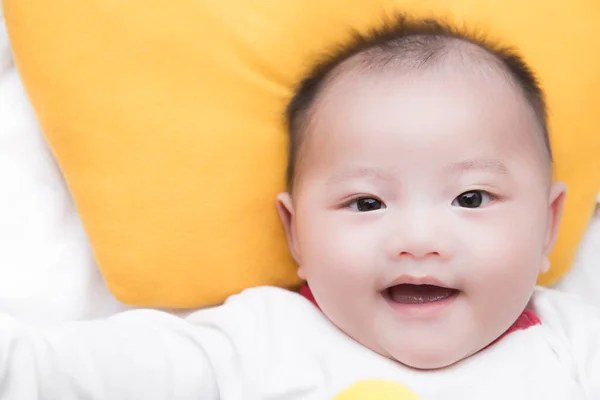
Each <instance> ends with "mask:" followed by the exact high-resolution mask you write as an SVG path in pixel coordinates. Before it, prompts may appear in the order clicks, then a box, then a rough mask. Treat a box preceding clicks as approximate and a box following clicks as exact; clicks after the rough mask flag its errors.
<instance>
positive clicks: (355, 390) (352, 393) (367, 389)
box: [334, 380, 419, 400]
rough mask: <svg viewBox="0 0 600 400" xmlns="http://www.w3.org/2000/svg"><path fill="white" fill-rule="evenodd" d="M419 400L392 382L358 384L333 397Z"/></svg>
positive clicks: (336, 399) (342, 398)
mask: <svg viewBox="0 0 600 400" xmlns="http://www.w3.org/2000/svg"><path fill="white" fill-rule="evenodd" d="M366 399H369V400H370V399H372V400H419V398H418V397H417V395H416V394H414V393H413V392H412V391H410V390H409V389H408V388H407V387H405V386H403V385H400V384H399V383H396V382H392V381H380V380H368V381H362V382H358V383H356V384H354V385H352V386H350V387H349V388H348V389H346V390H344V391H343V392H342V393H340V394H339V395H337V396H336V397H334V400H366Z"/></svg>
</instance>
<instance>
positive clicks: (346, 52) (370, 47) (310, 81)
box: [286, 16, 552, 191]
mask: <svg viewBox="0 0 600 400" xmlns="http://www.w3.org/2000/svg"><path fill="white" fill-rule="evenodd" d="M469 44H470V45H469ZM457 52H458V53H459V55H460V56H461V57H463V56H466V57H467V58H469V59H471V60H475V59H477V58H479V59H480V60H481V59H482V60H483V61H484V63H485V64H487V65H490V66H492V67H495V69H496V70H497V71H499V72H501V73H503V74H505V75H506V76H507V78H508V79H509V81H511V82H512V83H513V84H515V85H516V86H517V87H519V88H520V90H521V92H522V94H523V96H524V98H525V100H526V101H527V103H528V104H529V105H530V106H531V108H532V110H533V112H534V113H535V116H536V117H537V119H538V121H539V124H540V127H541V131H542V135H543V141H544V144H545V150H546V153H547V157H548V159H549V161H550V163H551V162H552V150H551V146H550V140H549V135H548V126H547V114H546V103H545V99H544V93H543V91H542V89H541V87H540V85H539V83H538V81H537V79H536V77H535V75H534V73H533V72H532V71H531V69H530V68H529V67H528V66H527V64H525V62H524V61H523V59H522V58H521V57H520V56H519V55H518V54H517V53H516V52H515V51H513V50H512V49H510V48H508V47H502V46H499V45H496V44H494V43H492V42H490V41H489V40H487V39H485V38H484V37H482V36H481V35H476V34H474V33H468V32H466V31H464V30H460V29H457V28H455V27H452V26H451V25H449V24H446V23H443V22H441V21H437V20H433V19H424V20H419V19H411V18H407V17H403V16H398V17H395V18H394V19H393V21H391V22H387V23H384V24H383V25H382V26H381V27H379V28H377V29H374V30H371V31H369V32H367V33H364V34H362V33H357V32H355V33H354V35H353V36H352V38H351V39H350V40H349V41H348V42H347V43H345V44H344V45H342V46H340V47H339V48H337V49H335V50H333V51H330V52H328V53H326V54H325V56H324V57H322V59H321V61H320V62H318V63H316V64H315V65H314V66H313V67H312V68H311V69H310V70H309V72H308V74H307V75H306V77H305V78H304V79H303V80H302V82H301V83H300V85H299V86H298V87H297V89H296V91H295V94H294V96H293V98H292V99H291V101H290V103H289V104H288V107H287V110H286V119H287V127H288V132H289V135H290V144H289V155H288V168H287V185H288V190H289V191H291V190H292V187H293V183H294V179H295V177H296V173H297V171H296V167H297V164H298V159H299V153H300V149H301V147H302V146H303V142H304V136H305V132H306V131H307V129H308V127H309V125H310V120H311V112H312V108H313V105H314V103H315V102H316V101H317V98H318V97H319V94H320V93H321V92H322V91H323V89H324V88H325V87H326V86H327V84H328V83H330V82H331V81H332V80H333V79H335V77H336V76H339V75H340V74H341V73H343V68H339V67H340V65H342V64H346V63H349V64H351V66H350V67H349V68H350V69H356V68H358V69H361V70H363V71H383V70H387V69H389V68H396V67H399V66H401V67H407V68H409V69H420V68H424V67H427V66H431V65H435V64H436V63H439V62H440V61H442V60H444V58H445V57H447V56H449V55H451V54H456V53H457ZM463 58H464V57H463Z"/></svg>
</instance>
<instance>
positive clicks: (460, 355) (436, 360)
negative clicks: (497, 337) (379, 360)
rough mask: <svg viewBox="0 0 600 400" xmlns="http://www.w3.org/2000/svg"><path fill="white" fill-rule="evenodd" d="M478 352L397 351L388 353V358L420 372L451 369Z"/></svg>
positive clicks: (470, 350) (449, 350) (450, 350)
mask: <svg viewBox="0 0 600 400" xmlns="http://www.w3.org/2000/svg"><path fill="white" fill-rule="evenodd" d="M475 353H477V351H475V350H472V349H469V350H468V351H460V350H458V349H444V350H440V351H435V352H433V351H415V350H412V349H411V350H396V351H392V352H390V353H388V355H387V357H388V358H390V359H392V360H394V361H396V362H398V363H400V364H403V365H405V366H407V367H410V368H413V369H418V370H436V369H443V368H447V367H450V366H452V365H454V364H456V363H459V362H461V361H462V360H465V359H467V358H469V357H470V356H471V355H473V354H475Z"/></svg>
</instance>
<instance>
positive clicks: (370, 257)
mask: <svg viewBox="0 0 600 400" xmlns="http://www.w3.org/2000/svg"><path fill="white" fill-rule="evenodd" d="M539 129H540V128H539V127H538V125H537V123H536V119H535V117H534V115H533V112H532V111H531V110H530V108H529V107H528V106H527V105H526V103H525V100H523V99H522V98H521V96H520V94H519V92H518V91H517V89H515V88H514V87H513V86H512V85H511V84H509V83H507V81H506V80H505V79H504V78H502V77H501V76H499V75H498V74H496V73H492V72H490V71H488V72H483V71H480V72H476V71H473V70H472V69H466V70H465V68H461V66H460V65H459V64H456V63H454V64H453V63H447V64H444V65H440V66H436V67H434V68H431V69H429V70H426V71H419V72H401V71H396V72H393V71H392V72H386V73H373V72H372V73H371V74H370V75H368V74H365V73H358V72H348V73H345V74H344V75H342V76H341V77H338V78H337V79H336V80H335V81H334V82H333V83H332V84H331V85H330V86H329V87H328V88H327V89H326V91H325V93H323V94H322V96H321V98H320V99H319V100H318V104H316V109H315V113H314V120H313V122H312V123H311V126H310V127H309V131H308V132H307V133H306V134H308V135H309V136H308V138H307V140H308V141H307V144H306V148H304V149H303V153H302V154H303V157H302V158H301V161H300V165H299V168H300V170H301V172H300V175H299V179H298V180H297V182H296V186H295V192H294V197H293V201H292V200H290V199H289V197H286V195H283V196H281V197H280V200H282V202H281V208H280V210H281V211H282V215H284V222H285V220H286V217H285V215H286V209H287V212H289V214H288V216H290V217H291V218H290V219H289V222H288V223H287V228H288V235H289V240H290V247H291V250H292V252H293V254H294V256H295V258H296V259H297V261H298V263H299V265H300V274H301V276H303V277H305V278H306V279H307V281H308V283H309V285H310V287H311V289H312V292H313V294H314V296H315V298H316V300H317V302H318V304H319V306H320V307H321V309H322V310H323V312H324V313H325V314H326V315H327V317H328V318H329V319H330V320H331V321H332V322H333V323H334V324H335V325H337V326H338V327H339V328H340V329H341V330H342V331H344V332H345V333H346V334H348V335H349V336H351V337H352V338H354V339H355V340H357V341H358V342H360V343H362V344H363V345H365V346H367V347H369V348H370V349H372V350H374V351H376V352H378V353H380V354H382V355H384V356H386V357H389V358H392V359H395V360H398V361H400V362H402V363H404V364H407V365H409V366H412V367H415V368H438V367H443V366H447V365H450V364H452V363H455V362H457V361H459V360H461V359H463V358H465V357H468V356H469V355H471V354H474V353H475V352H477V351H479V350H481V349H482V348H484V347H486V346H487V345H488V344H490V343H491V342H493V341H494V340H495V339H496V338H498V337H499V336H500V335H501V334H502V333H503V332H504V331H506V330H507V329H508V328H509V327H510V326H511V325H512V324H513V322H514V321H515V320H516V319H517V317H518V316H519V315H520V314H521V312H522V311H523V310H524V309H525V307H526V306H527V303H528V301H529V298H530V295H531V293H532V290H533V288H534V286H535V283H536V278H537V276H538V273H539V272H540V270H541V269H544V268H546V267H547V258H546V256H547V254H548V253H549V251H550V249H551V247H552V245H553V241H554V235H555V231H556V226H557V222H558V219H559V217H560V209H561V206H562V200H563V197H564V196H563V194H564V191H563V187H562V185H560V184H556V183H555V184H553V185H550V183H549V178H548V168H549V167H548V161H547V160H546V158H545V153H544V147H543V142H542V140H541V137H540V136H539V135H540V134H539Z"/></svg>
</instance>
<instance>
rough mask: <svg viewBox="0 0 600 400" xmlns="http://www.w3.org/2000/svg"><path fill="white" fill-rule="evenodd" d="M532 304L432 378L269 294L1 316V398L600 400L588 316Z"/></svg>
mask: <svg viewBox="0 0 600 400" xmlns="http://www.w3.org/2000/svg"><path fill="white" fill-rule="evenodd" d="M531 304H532V307H533V308H532V311H533V312H535V314H536V315H537V316H538V317H539V319H540V321H541V323H540V324H533V325H532V326H529V327H527V328H526V329H521V330H516V331H514V332H511V333H509V334H507V335H506V336H505V337H503V338H502V339H501V340H499V341H498V342H496V343H494V344H493V345H491V346H490V347H488V348H487V349H485V350H482V351H481V352H479V353H477V354H476V355H474V356H472V357H471V358H468V359H466V360H463V361H461V362H459V363H457V364H456V365H454V366H452V367H449V368H446V369H442V370H437V371H417V370H413V369H410V368H408V367H405V366H403V365H401V364H399V363H396V362H393V361H391V360H388V359H386V358H384V357H381V356H379V355H377V354H375V353H373V352H372V351H370V350H368V349H367V348H365V347H363V346H361V345H359V344H358V343H357V342H355V341H353V340H352V339H350V338H348V337H347V336H345V335H344V334H343V333H341V332H340V331H339V330H338V329H336V328H335V327H334V326H333V325H332V324H331V323H330V322H329V321H328V320H327V318H325V316H324V315H322V314H321V312H320V311H318V309H317V308H316V307H314V306H313V305H312V304H311V303H310V302H309V301H308V300H306V299H305V298H303V297H302V296H300V295H298V294H296V293H292V292H289V291H286V290H282V289H277V288H273V287H260V288H254V289H248V290H246V291H244V292H242V293H241V294H239V295H236V296H232V297H231V298H230V299H229V300H228V301H227V302H226V303H225V304H224V305H223V306H220V307H216V308H212V309H206V310H201V311H197V312H195V313H193V314H191V315H190V316H188V317H187V318H185V319H182V318H179V317H175V316H172V315H169V314H166V313H163V312H159V311H146V310H144V311H129V312H126V313H123V314H120V315H117V316H115V317H113V318H110V319H108V320H99V321H90V322H74V323H70V324H67V325H62V326H60V327H58V328H56V329H52V330H45V331H33V330H29V329H28V328H27V327H24V326H22V325H20V324H19V323H18V322H17V321H16V320H14V319H12V318H10V317H8V316H2V317H1V318H0V399H2V400H32V399H57V400H58V399H60V400H71V399H102V400H133V399H144V400H153V399H165V400H167V399H168V400H184V399H185V400H188V399H190V400H191V399H199V400H210V399H223V400H245V399H251V400H254V399H256V400H258V399H261V400H266V399H269V400H307V399H311V400H312V399H318V400H325V399H333V398H335V397H336V395H338V394H339V393H341V392H343V391H344V390H346V389H348V388H349V387H351V386H352V385H354V384H356V383H357V382H361V381H363V380H367V379H381V380H386V381H390V380H391V381H395V382H397V383H398V384H402V385H404V386H405V387H407V388H409V389H410V390H411V391H412V392H414V393H415V394H416V395H417V396H418V397H419V399H423V400H429V399H443V400H452V399H461V400H466V399H477V400H481V399H503V400H514V399H544V400H552V399H556V400H578V399H582V400H600V316H599V315H598V313H597V310H596V309H594V308H591V306H587V305H586V304H584V303H583V302H581V301H580V300H579V299H578V298H576V297H573V296H570V295H567V294H563V293H560V292H557V291H553V290H548V289H542V288H537V289H536V291H535V293H534V296H533V299H532V303H531ZM373 400H376V399H373Z"/></svg>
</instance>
